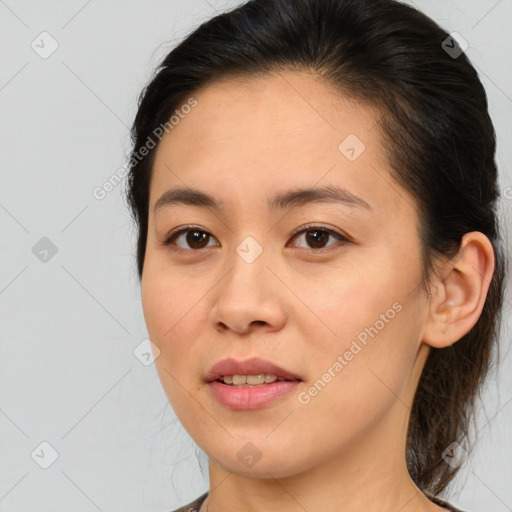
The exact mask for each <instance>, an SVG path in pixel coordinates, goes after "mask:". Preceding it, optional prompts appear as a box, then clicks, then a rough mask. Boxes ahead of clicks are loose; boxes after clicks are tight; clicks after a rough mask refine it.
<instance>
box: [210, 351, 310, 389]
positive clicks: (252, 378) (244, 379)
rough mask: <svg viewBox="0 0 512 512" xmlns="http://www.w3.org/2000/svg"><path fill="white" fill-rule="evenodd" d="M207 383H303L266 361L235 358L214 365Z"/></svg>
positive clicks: (227, 384)
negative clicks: (238, 359)
mask: <svg viewBox="0 0 512 512" xmlns="http://www.w3.org/2000/svg"><path fill="white" fill-rule="evenodd" d="M205 381H206V382H207V383H210V382H214V381H216V382H220V383H221V384H225V385H226V386H234V387H237V386H265V385H268V384H273V383H274V382H283V381H302V379H301V378H300V377H299V376H298V375H296V374H294V373H292V372H290V371H288V370H285V369H284V368H281V367H280V366H278V365H277V364H274V363H272V362H270V361H266V360H264V359H259V358H252V359H249V360H246V361H237V360H236V359H233V358H227V359H223V360H221V361H219V362H217V363H216V364H214V365H213V366H212V367H211V369H210V371H209V372H208V374H207V375H206V376H205Z"/></svg>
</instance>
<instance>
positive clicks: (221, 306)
mask: <svg viewBox="0 0 512 512" xmlns="http://www.w3.org/2000/svg"><path fill="white" fill-rule="evenodd" d="M274 262H275V260H274ZM229 263H230V264H231V269H230V271H229V272H228V273H227V275H226V276H225V277H224V279H222V280H221V282H220V283H219V284H218V286H216V287H215V290H216V291H215V293H216V295H215V298H214V301H213V307H212V311H211V318H210V319H211V323H212V325H213V327H214V329H216V330H217V331H219V332H225V331H228V330H232V331H234V332H236V333H238V334H248V333H250V332H252V331H253V330H255V329H263V330H264V331H268V332H273V331H278V330H280V329H282V328H283V325H284V324H285V322H286V315H287V311H288V310H289V308H287V305H286V300H288V299H289V297H287V296H286V287H285V286H284V285H283V283H282V282H281V281H280V280H279V279H277V278H276V277H275V273H276V269H275V268H273V267H275V266H276V265H272V261H271V255H270V254H266V252H265V251H263V252H262V254H260V255H259V256H258V257H257V258H256V259H255V260H254V261H252V262H250V260H246V259H244V258H243V257H241V256H240V255H239V254H238V253H235V254H234V255H233V257H232V258H230V262H229ZM269 267H271V268H272V271H271V270H270V269H269Z"/></svg>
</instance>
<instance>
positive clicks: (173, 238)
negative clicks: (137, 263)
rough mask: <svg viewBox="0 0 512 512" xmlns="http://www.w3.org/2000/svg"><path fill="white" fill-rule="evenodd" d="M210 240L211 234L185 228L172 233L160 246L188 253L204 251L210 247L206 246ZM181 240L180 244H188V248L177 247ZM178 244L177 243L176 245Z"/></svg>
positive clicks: (194, 227) (193, 227)
mask: <svg viewBox="0 0 512 512" xmlns="http://www.w3.org/2000/svg"><path fill="white" fill-rule="evenodd" d="M210 238H213V235H212V234H211V233H208V231H205V230H203V229H201V228H199V227H196V226H185V227H182V228H180V229H179V230H174V231H172V232H171V233H170V234H169V235H168V236H167V237H166V238H165V240H164V241H163V243H162V245H165V246H171V245H172V246H176V247H177V248H178V249H179V250H184V251H190V250H199V249H204V248H205V247H211V245H210V246H209V245H208V242H209V241H210ZM180 240H181V243H182V244H188V247H186V246H182V245H179V243H180V242H179V241H180ZM176 242H178V243H176Z"/></svg>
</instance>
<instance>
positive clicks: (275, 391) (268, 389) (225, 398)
mask: <svg viewBox="0 0 512 512" xmlns="http://www.w3.org/2000/svg"><path fill="white" fill-rule="evenodd" d="M300 382H301V381H298V380H287V381H279V382H277V381H276V382H272V383H271V384H261V385H260V386H228V385H227V384H223V383H222V382H219V381H216V380H214V381H212V382H209V383H208V385H209V386H210V389H211V390H212V393H213V396H214V397H215V398H216V399H217V401H218V402H219V403H220V404H221V405H223V406H224V407H228V408H229V409H237V410H252V409H259V408H260V407H264V406H265V405H268V404H269V403H271V402H272V401H274V400H277V399H278V398H281V397H283V396H285V395H288V394H289V393H291V392H292V391H293V390H295V389H296V388H297V386H298V385H299V384H300Z"/></svg>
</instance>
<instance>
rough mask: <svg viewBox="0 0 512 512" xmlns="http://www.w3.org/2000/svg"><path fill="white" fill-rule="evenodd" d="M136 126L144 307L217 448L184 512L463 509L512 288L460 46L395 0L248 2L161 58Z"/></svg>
mask: <svg viewBox="0 0 512 512" xmlns="http://www.w3.org/2000/svg"><path fill="white" fill-rule="evenodd" d="M132 134H133V140H134V148H133V154H132V159H131V169H130V175H129V180H128V182H129V190H128V199H129V201H130V206H131V208H132V211H133V214H134V218H135V220H136V222H137V225H138V229H139V233H138V237H139V238H138V250H137V263H138V272H139V277H140V278H141V288H142V303H143V309H144V316H145V320H146V324H147V328H148V332H149V335H150V338H151V340H152V342H153V344H154V350H155V352H158V357H157V359H156V365H157V369H158V373H159V376H160V380H161V382H162V385H163V387H164V389H165V392H166V394H167V396H168V398H169V400H170V403H171V405H172V407H173V409H174V411H175V413H176V415H177V417H178V418H179V420H180V421H181V423H182V424H183V426H184V427H185V429H186V430H187V431H188V432H189V434H190V435H191V436H192V438H193V439H194V440H195V441H196V442H197V444H198V445H199V446H200V447H201V449H202V450H204V452H205V453H206V454H207V455H208V456H209V478H210V490H209V492H207V493H205V494H204V495H203V496H200V497H199V498H198V499H197V500H195V501H194V502H193V503H190V504H188V505H187V506H185V507H183V508H181V509H180V511H185V510H187V511H192V510H200V511H201V512H205V511H207V512H220V511H228V510H229V511H244V512H245V511H256V510H265V511H277V510H279V511H280V512H283V511H290V512H291V511H299V510H308V511H313V510H322V511H324V512H325V511H327V512H334V511H336V512H339V511H341V510H343V511H344V512H346V511H351V512H353V511H363V510H364V511H365V512H374V511H375V512H377V511H379V512H388V511H389V512H391V511H393V512H395V511H401V512H411V511H414V512H433V511H438V510H446V509H448V510H452V511H455V510H456V509H455V508H453V507H452V506H451V505H450V504H448V503H446V502H445V501H443V500H442V499H441V498H440V497H439V496H438V494H439V493H440V492H441V491H443V490H444V489H445V488H446V487H447V485H448V483H449V482H450V480H451V479H452V478H453V477H454V476H455V474H456V472H457V470H458V468H459V466H460V464H461V463H462V462H463V459H464V456H465V455H466V453H467V451H468V449H469V446H468V441H467V439H466V435H467V434H468V426H469V421H470V419H471V418H472V413H473V406H474V399H475V395H476V393H477V391H478V389H479V388H480V386H481V384H482V381H483V379H484V377H485V375H486V372H487V369H488V364H489V358H490V355H491V350H492V347H493V343H494V342H495V339H496V337H497V331H498V313H499V311H500V308H501V303H502V294H503V291H502V287H503V274H504V271H503V257H502V253H501V248H500V247H501V245H500V235H499V228H498V224H497V219H496V215H495V203H496V200H497V197H498V190H497V170H496V166H495V162H494V153H495V139H494V129H493V125H492V122H491V120H490V118H489V115H488V111H487V101H486V95H485V92H484V89H483V87H482V85H481V83H480V81H479V79H478V76H477V74H476V72H475V70H474V68H473V67H472V66H471V64H470V63H469V61H468V59H467V58H466V56H465V55H464V53H463V52H462V48H460V46H459V45H458V44H457V42H456V41H455V40H454V39H453V38H451V37H450V36H449V35H448V34H447V33H446V32H445V31H444V30H443V29H441V28H440V27H439V26H438V25H436V24H435V23H434V22H433V21H432V20H430V19H429V18H427V17H426V16H425V15H423V14H421V13H420V12H418V11H417V10H415V9H413V8H411V7H408V6H406V5H403V4H400V3H397V2H395V1H393V0H367V1H364V2H363V1H361V0H253V1H249V2H247V3H245V4H244V5H242V6H240V7H238V8H236V9H234V10H232V11H231V12H227V13H224V14H221V15H219V16H216V17H215V18H213V19H211V20H210V21H208V22H206V23H204V24H203V25H201V26H200V27H199V28H197V29H196V30H195V31H194V32H193V33H192V34H190V35H189V36H188V37H187V38H186V39H185V40H184V41H183V42H182V43H181V44H180V45H179V46H178V47H177V48H175V49H174V50H173V51H171V52H170V53H169V55H167V57H166V58H165V60H164V61H163V63H162V65H161V67H160V68H159V69H158V70H157V73H156V74H155V76H154V77H153V79H152V81H151V82H150V84H149V85H148V86H147V87H146V89H145V90H144V92H143V94H142V96H141V101H140V104H139V110H138V113H137V116H136V119H135V122H134V126H133V132H132ZM156 139H158V141H156Z"/></svg>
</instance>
